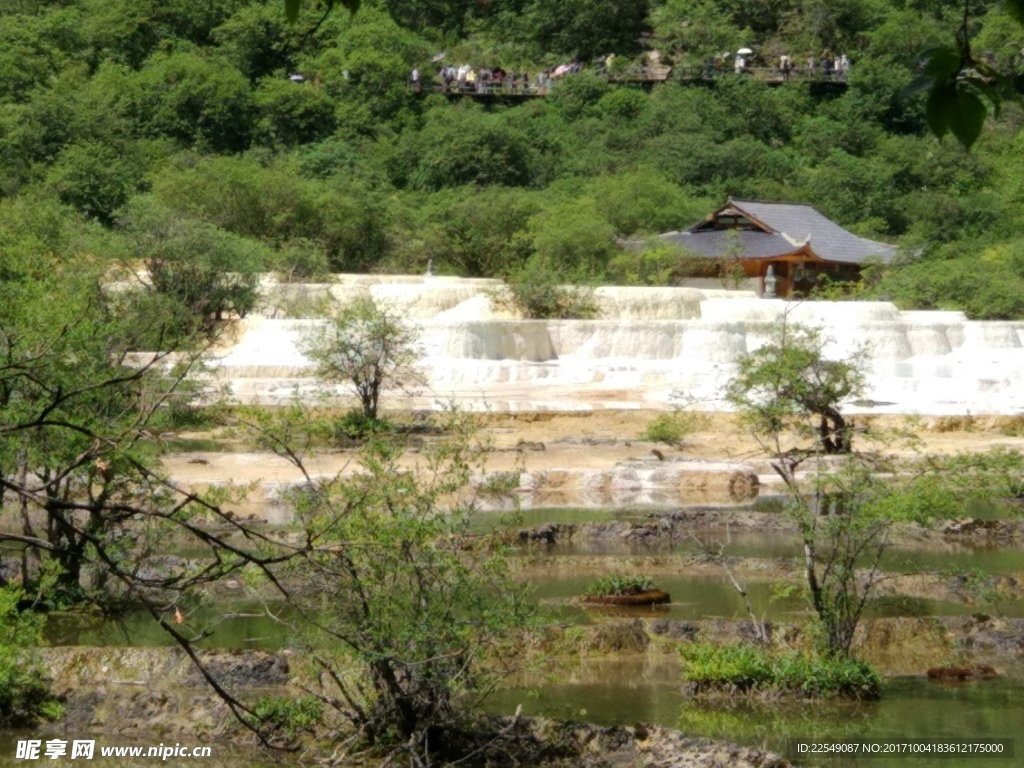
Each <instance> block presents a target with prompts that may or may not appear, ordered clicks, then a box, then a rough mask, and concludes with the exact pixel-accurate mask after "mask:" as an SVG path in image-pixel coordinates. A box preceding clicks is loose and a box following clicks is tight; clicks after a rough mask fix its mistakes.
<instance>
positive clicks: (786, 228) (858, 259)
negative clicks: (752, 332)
mask: <svg viewBox="0 0 1024 768" xmlns="http://www.w3.org/2000/svg"><path fill="white" fill-rule="evenodd" d="M660 237H661V239H662V240H665V241H667V242H670V243H675V244H677V245H680V246H682V247H683V248H685V249H686V250H687V251H689V252H691V253H693V254H695V255H696V256H699V257H705V258H708V259H725V258H736V259H738V260H739V262H740V264H741V265H742V267H743V271H744V273H745V274H746V275H747V277H748V278H756V279H757V280H758V286H759V291H760V292H761V294H762V295H765V294H768V295H771V293H772V291H771V290H770V289H769V290H766V288H770V283H771V280H769V286H766V283H765V278H766V277H767V276H768V274H769V268H770V269H771V274H772V276H773V277H774V279H775V290H774V293H775V295H777V296H780V297H798V296H804V295H806V294H807V293H808V292H809V291H810V290H811V289H812V288H813V287H814V285H815V284H816V283H817V282H818V280H819V277H820V276H821V275H827V276H828V277H829V278H830V279H832V280H842V281H849V280H856V279H857V278H858V276H859V275H860V270H861V266H862V265H863V264H864V262H865V261H868V260H869V259H874V260H878V261H881V262H882V263H885V264H888V263H889V262H890V261H892V259H893V257H895V255H896V248H895V246H892V245H887V244H886V243H879V242H876V241H874V240H868V239H866V238H863V237H859V236H857V235H855V234H853V233H852V232H849V231H847V230H845V229H843V228H842V227H841V226H839V225H838V224H836V223H835V222H834V221H832V220H831V219H829V218H828V217H826V216H824V215H822V214H821V213H819V212H818V211H816V210H815V209H814V208H812V207H811V206H810V205H807V204H805V203H778V202H765V201H760V200H736V199H733V198H729V201H728V202H727V203H726V204H725V205H723V206H722V207H721V208H719V209H718V210H717V211H714V212H713V213H711V214H709V215H708V216H707V217H706V218H705V219H704V220H703V221H700V222H698V223H697V224H695V225H694V226H692V227H690V228H689V229H687V230H682V231H679V232H666V233H665V234H663V235H661V236H660Z"/></svg>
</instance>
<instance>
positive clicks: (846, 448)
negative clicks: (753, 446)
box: [725, 322, 865, 455]
mask: <svg viewBox="0 0 1024 768" xmlns="http://www.w3.org/2000/svg"><path fill="white" fill-rule="evenodd" d="M824 345H825V342H824V339H823V338H822V336H821V333H820V332H819V331H816V330H814V329H811V328H806V327H801V326H799V325H795V324H793V323H789V322H783V324H782V325H781V326H780V327H779V328H778V330H777V332H776V334H775V336H774V338H773V339H772V340H771V341H770V342H769V343H767V344H765V345H764V346H762V347H760V348H758V349H756V350H754V351H753V352H751V353H749V354H747V355H746V356H744V357H743V358H742V359H741V360H740V362H739V371H738V372H737V375H736V376H735V377H734V378H733V379H732V381H730V382H729V384H728V386H727V387H726V389H725V399H726V401H727V402H729V403H730V404H731V405H732V406H733V407H735V408H736V409H737V410H738V411H739V413H740V415H741V417H742V418H743V419H744V421H745V422H746V423H747V424H748V425H749V426H750V428H751V430H752V431H753V432H754V434H756V435H758V436H760V437H762V438H764V439H765V440H766V441H768V442H769V443H770V444H771V446H772V450H773V452H774V453H776V454H779V455H781V454H782V453H783V452H784V451H783V445H782V439H783V437H784V435H786V434H787V433H795V434H796V435H797V436H798V437H808V436H810V435H814V436H815V439H816V443H817V447H818V450H819V451H821V452H823V453H830V454H831V453H849V452H850V450H851V446H852V433H851V431H850V427H849V425H848V424H847V423H846V418H845V417H844V416H843V414H842V412H841V411H840V408H841V406H842V403H843V401H844V400H846V399H847V398H849V397H851V396H853V397H855V396H857V395H859V394H861V392H862V391H863V389H864V386H865V379H864V374H863V372H862V371H861V370H860V368H859V367H858V366H857V365H856V363H854V362H852V361H846V360H830V359H828V358H827V357H826V356H825V353H824Z"/></svg>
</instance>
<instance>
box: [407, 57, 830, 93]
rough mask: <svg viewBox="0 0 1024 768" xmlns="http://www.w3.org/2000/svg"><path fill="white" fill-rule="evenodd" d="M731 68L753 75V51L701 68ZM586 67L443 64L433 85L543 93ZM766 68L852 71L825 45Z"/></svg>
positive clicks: (600, 64)
mask: <svg viewBox="0 0 1024 768" xmlns="http://www.w3.org/2000/svg"><path fill="white" fill-rule="evenodd" d="M439 55H440V54H439ZM614 58H615V54H609V55H608V56H602V57H601V58H600V59H598V60H597V61H596V62H595V65H596V67H595V68H596V71H597V73H598V74H605V73H607V72H608V71H609V70H610V69H611V65H612V61H613V60H614ZM730 68H731V69H732V71H733V72H734V73H735V74H738V75H749V74H753V73H754V71H755V68H754V66H753V51H752V50H750V49H749V48H743V49H740V51H739V52H737V53H728V52H727V53H722V54H719V55H718V56H715V57H713V58H709V59H708V60H707V62H706V63H705V65H704V68H703V69H702V71H701V76H702V77H704V78H705V79H709V78H712V77H714V76H716V75H718V74H724V73H728V72H729V70H730ZM583 69H584V65H583V63H582V62H579V61H573V62H568V63H565V64H560V65H558V66H557V67H548V68H547V69H544V70H542V71H541V72H539V73H537V75H536V76H533V77H531V75H530V73H529V72H528V71H525V70H524V71H522V72H517V71H515V70H506V69H504V68H502V67H473V66H470V65H469V64H461V65H459V66H455V65H454V64H441V65H440V66H439V68H438V70H437V76H436V78H435V79H434V80H435V82H434V83H432V84H431V85H434V86H438V87H439V88H440V90H442V91H443V92H445V93H464V94H474V93H475V94H488V93H507V94H520V95H544V94H547V93H548V92H549V90H550V89H551V87H552V85H554V83H555V81H557V80H560V79H561V78H563V77H565V76H567V75H572V74H575V73H577V72H581V71H583ZM646 69H647V68H643V69H642V70H641V71H642V72H646ZM765 69H768V71H769V73H770V74H771V75H772V76H774V77H778V78H781V79H783V80H788V79H790V78H791V77H793V76H801V77H805V78H812V79H824V80H840V81H845V80H846V76H847V74H848V73H849V71H850V58H849V57H848V56H847V55H846V54H845V53H844V54H841V55H838V56H833V55H832V53H831V51H829V50H828V49H827V48H826V49H825V50H824V51H822V53H821V56H820V57H817V58H815V57H814V56H808V57H807V58H806V60H805V61H804V63H803V64H802V65H801V64H798V63H797V62H795V61H794V60H793V58H792V57H791V56H790V55H789V54H783V55H781V56H780V57H779V61H778V67H777V68H776V67H767V68H766V67H758V68H757V70H758V71H759V72H764V71H765ZM666 71H667V70H666ZM694 74H696V73H694ZM422 77H423V76H422V73H421V72H420V70H419V68H418V67H417V68H414V69H413V70H412V71H411V72H410V73H409V86H410V87H411V88H412V89H413V90H415V91H419V90H421V88H422V87H423V82H422ZM659 79H664V78H659Z"/></svg>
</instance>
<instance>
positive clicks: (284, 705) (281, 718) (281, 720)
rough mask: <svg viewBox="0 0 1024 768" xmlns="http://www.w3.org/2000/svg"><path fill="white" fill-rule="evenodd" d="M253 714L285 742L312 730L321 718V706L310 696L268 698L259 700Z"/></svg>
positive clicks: (317, 700)
mask: <svg viewBox="0 0 1024 768" xmlns="http://www.w3.org/2000/svg"><path fill="white" fill-rule="evenodd" d="M253 713H254V714H255V715H256V717H257V718H258V719H259V721H260V722H261V723H262V725H263V727H264V728H266V729H269V730H271V731H273V732H275V733H278V734H280V735H281V736H283V737H284V739H285V740H286V741H294V740H295V739H296V738H298V736H299V735H300V734H302V733H305V732H310V731H312V730H313V729H314V727H315V726H316V725H317V723H319V722H320V719H321V718H322V717H323V706H322V705H321V703H320V701H319V699H315V698H314V697H312V696H299V697H298V698H294V699H289V698H287V697H284V696H268V697H266V698H263V699H260V700H259V702H257V704H256V706H255V707H254V708H253Z"/></svg>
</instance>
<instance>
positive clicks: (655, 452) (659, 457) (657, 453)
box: [651, 448, 665, 461]
mask: <svg viewBox="0 0 1024 768" xmlns="http://www.w3.org/2000/svg"><path fill="white" fill-rule="evenodd" d="M651 455H652V456H654V458H656V459H657V460H658V461H664V460H665V454H664V453H662V452H661V451H659V450H658V449H657V448H652V449H651Z"/></svg>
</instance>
